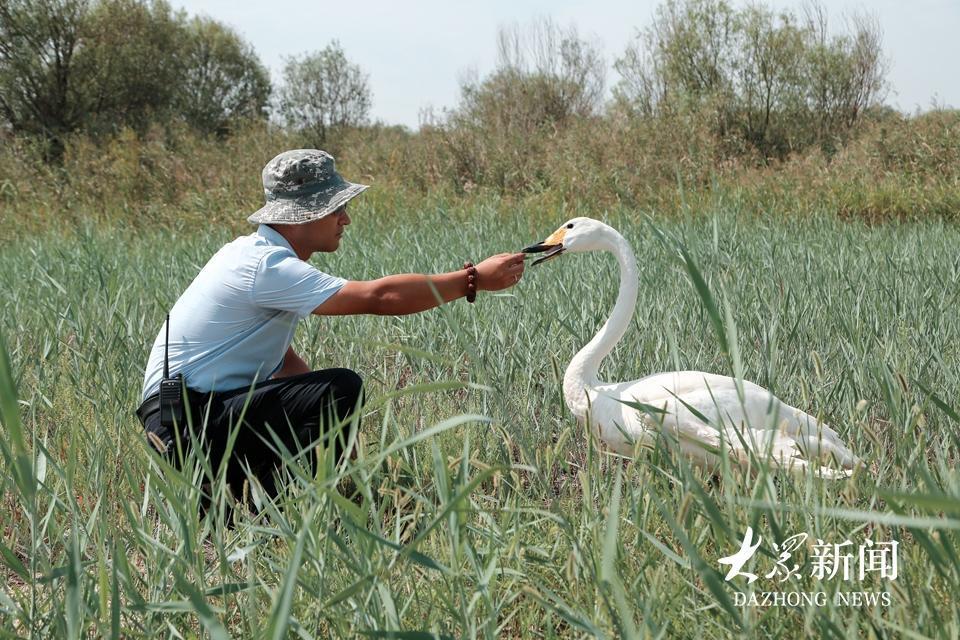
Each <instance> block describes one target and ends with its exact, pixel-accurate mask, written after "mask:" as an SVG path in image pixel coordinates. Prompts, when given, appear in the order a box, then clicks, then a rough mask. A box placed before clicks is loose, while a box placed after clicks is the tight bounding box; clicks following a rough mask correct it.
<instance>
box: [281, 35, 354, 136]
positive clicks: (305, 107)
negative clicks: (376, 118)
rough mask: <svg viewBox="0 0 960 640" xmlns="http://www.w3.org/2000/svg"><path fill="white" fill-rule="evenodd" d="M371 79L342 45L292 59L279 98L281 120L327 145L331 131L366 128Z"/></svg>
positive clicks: (285, 70) (335, 43) (289, 60)
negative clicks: (355, 127) (344, 50)
mask: <svg viewBox="0 0 960 640" xmlns="http://www.w3.org/2000/svg"><path fill="white" fill-rule="evenodd" d="M370 103H371V94H370V85H369V81H368V78H367V75H366V74H365V73H364V72H363V70H362V69H360V67H359V66H358V65H356V64H353V63H351V62H350V61H349V60H347V57H346V55H345V54H344V52H343V48H342V47H341V46H340V43H339V42H337V41H336V40H334V41H333V42H331V43H330V44H329V45H327V47H326V48H324V49H323V50H321V51H317V52H315V53H311V54H306V55H304V56H302V57H299V58H298V57H293V58H288V59H287V61H286V65H285V66H284V69H283V85H282V86H281V88H280V91H279V95H278V109H279V113H280V115H281V117H282V118H283V119H284V120H285V121H286V123H287V124H288V125H290V126H292V127H295V128H297V129H300V130H302V131H304V132H307V133H308V134H310V135H312V136H313V137H314V138H315V139H316V141H317V143H319V144H323V143H325V142H326V140H327V136H328V134H329V132H330V130H331V129H336V128H339V127H351V126H358V125H361V124H364V123H365V122H366V121H367V116H368V114H369V112H370Z"/></svg>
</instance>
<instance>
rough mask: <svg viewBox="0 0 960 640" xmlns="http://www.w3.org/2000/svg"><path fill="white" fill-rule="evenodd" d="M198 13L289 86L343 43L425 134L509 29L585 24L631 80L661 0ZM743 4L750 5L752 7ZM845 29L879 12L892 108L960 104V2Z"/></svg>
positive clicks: (858, 6) (313, 5)
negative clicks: (629, 63)
mask: <svg viewBox="0 0 960 640" xmlns="http://www.w3.org/2000/svg"><path fill="white" fill-rule="evenodd" d="M801 3H802V0H766V1H765V2H764V4H766V5H767V6H770V7H772V8H774V9H784V8H792V9H794V10H799V7H800V6H801ZM171 4H172V6H174V7H175V8H183V9H185V10H186V11H187V12H188V13H189V14H191V15H206V16H210V17H212V18H214V19H216V20H219V21H220V22H224V23H226V24H228V25H230V26H231V27H233V28H234V29H236V30H237V31H238V32H239V33H240V35H242V36H243V37H244V38H245V39H246V40H247V41H248V42H250V43H251V44H252V45H253V47H254V48H255V49H256V51H257V54H258V55H259V56H260V59H261V60H262V61H263V63H264V64H265V65H266V66H267V68H268V69H269V70H270V74H271V78H272V79H273V81H274V83H279V81H280V79H281V70H282V68H283V60H284V57H285V56H293V55H300V54H303V53H307V52H312V51H318V50H320V49H323V48H324V47H325V46H326V45H327V44H328V43H329V42H330V41H331V40H333V39H337V40H339V41H340V44H341V46H342V47H343V50H344V53H345V54H346V56H347V58H348V59H349V60H350V61H352V62H354V63H356V64H358V65H359V66H360V67H361V68H362V69H363V70H364V71H365V72H366V73H367V74H368V75H369V80H370V86H371V89H372V92H373V105H372V109H371V116H372V118H373V119H374V120H380V121H382V122H386V123H388V124H403V125H407V126H409V127H411V128H416V127H417V125H418V122H419V114H420V111H421V109H423V108H426V107H433V108H434V109H436V110H437V111H438V112H439V111H440V110H442V109H443V108H445V107H447V108H452V107H454V106H456V104H457V101H458V99H459V86H460V85H459V83H460V79H461V78H462V77H463V74H464V73H465V72H467V71H468V70H471V69H473V70H476V71H477V72H478V73H479V74H480V76H481V77H482V76H483V75H485V74H486V73H488V72H489V71H491V70H492V69H493V67H494V64H495V61H496V36H497V31H498V29H499V27H501V26H504V25H511V24H513V23H519V24H520V25H521V26H524V25H527V24H529V23H530V22H531V21H532V20H535V19H537V18H541V17H550V18H552V19H553V20H554V21H555V22H556V23H557V24H558V25H559V26H562V27H568V26H571V25H573V26H575V27H576V28H577V30H578V32H579V33H580V36H581V37H585V38H587V39H592V40H594V41H596V42H598V43H600V45H601V51H602V52H603V54H604V55H605V57H606V60H607V63H608V65H609V66H610V70H609V73H608V74H607V86H608V88H609V87H612V86H613V85H614V84H616V82H617V81H618V79H619V76H618V75H617V74H616V72H615V71H614V70H613V62H614V60H615V59H616V58H618V57H619V56H621V55H622V53H623V50H624V49H625V48H626V46H627V44H628V42H629V41H630V40H631V39H632V38H633V37H634V35H635V34H636V32H637V29H638V28H643V27H645V26H647V25H648V24H650V22H651V19H652V16H653V14H654V10H655V9H656V7H657V5H658V4H659V2H658V1H656V0H629V1H628V0H609V1H607V0H592V1H591V2H572V1H569V0H553V1H549V2H548V1H546V0H486V1H474V2H463V1H461V0H448V1H443V0H425V1H422V2H420V1H416V0H408V1H406V2H397V1H393V2H391V1H388V0H354V1H353V2H344V1H342V0H341V1H340V2H329V1H324V2H295V1H294V0H268V1H266V2H263V1H259V2H250V1H248V0H242V1H237V0H171ZM733 4H735V5H738V6H739V5H742V4H743V2H742V1H740V0H734V1H733ZM823 4H824V6H826V7H827V8H828V15H829V17H830V21H831V23H832V25H833V27H834V28H835V29H836V28H839V27H840V26H841V24H842V21H843V19H844V16H846V15H849V14H850V13H852V12H855V11H860V12H866V13H869V14H872V15H875V16H876V17H877V18H878V19H879V22H880V26H881V29H882V31H883V46H884V52H885V54H886V56H887V58H888V59H889V62H890V72H889V75H888V77H887V78H888V80H889V82H890V85H891V92H890V94H889V96H888V98H887V103H888V104H891V105H892V106H895V107H897V108H899V109H900V110H902V111H908V112H913V111H915V110H917V109H921V110H926V109H928V108H930V107H931V106H932V104H933V102H934V101H936V103H937V104H938V105H940V106H952V107H956V108H960V71H958V70H957V67H958V65H960V0H915V1H913V2H904V1H902V0H873V1H872V2H867V1H863V0H861V1H854V0H833V1H829V2H824V3H823Z"/></svg>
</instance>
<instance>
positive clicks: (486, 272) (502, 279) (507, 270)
mask: <svg viewBox="0 0 960 640" xmlns="http://www.w3.org/2000/svg"><path fill="white" fill-rule="evenodd" d="M522 277H523V254H522V253H499V254H497V255H495V256H490V257H489V258H487V259H486V260H484V261H483V262H481V263H480V264H478V265H477V288H478V289H480V290H481V291H500V290H501V289H506V288H507V287H512V286H513V285H515V284H517V283H518V282H520V278H522Z"/></svg>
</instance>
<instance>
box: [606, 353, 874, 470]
mask: <svg viewBox="0 0 960 640" xmlns="http://www.w3.org/2000/svg"><path fill="white" fill-rule="evenodd" d="M597 391H598V394H599V395H598V398H597V400H596V401H595V403H596V404H597V405H598V407H597V408H602V411H603V413H604V415H602V416H598V417H600V418H601V420H599V421H597V422H598V423H599V426H600V430H601V433H600V436H601V438H602V439H604V440H605V441H607V442H608V443H611V444H612V446H614V447H615V448H618V449H626V448H628V447H632V441H634V440H637V439H638V438H643V439H649V438H650V436H651V433H656V432H657V431H659V432H661V433H664V434H667V435H669V436H672V437H673V439H674V440H675V442H676V444H677V445H678V446H679V448H680V449H681V450H682V451H683V452H684V453H685V454H686V455H688V456H690V457H691V458H693V459H694V460H695V461H697V462H700V463H704V464H708V465H714V464H716V463H717V462H718V460H719V456H720V455H725V456H728V457H729V458H731V459H732V460H734V461H736V462H737V463H740V464H749V463H750V462H751V461H754V462H756V461H758V460H764V461H767V462H768V463H769V464H770V465H771V466H772V467H775V468H783V469H788V470H791V471H797V472H805V471H806V469H808V468H811V469H814V470H815V471H817V472H818V473H819V475H821V476H823V477H839V476H843V475H847V474H848V473H849V471H850V470H851V469H852V468H853V467H854V466H855V465H856V464H857V463H858V462H859V460H858V459H857V457H856V456H855V455H854V454H853V453H852V452H851V451H850V450H849V449H848V448H847V447H846V445H845V444H844V443H843V442H842V441H841V440H840V438H839V436H838V435H837V433H836V432H835V431H834V430H833V429H831V428H830V427H829V426H827V425H825V424H823V423H822V422H818V421H817V420H816V419H815V418H813V417H812V416H810V415H808V414H806V413H804V412H802V411H800V410H798V409H795V408H794V407H791V406H789V405H787V404H784V403H783V402H781V401H780V400H779V399H777V398H776V397H775V396H774V395H773V394H772V393H770V392H769V391H767V390H766V389H764V388H763V387H760V386H758V385H756V384H753V383H751V382H748V381H744V382H743V384H742V386H741V387H739V388H738V386H737V383H736V381H735V380H734V379H733V378H728V377H726V376H717V375H713V374H706V373H702V372H696V371H683V372H671V373H665V374H657V375H655V376H650V377H648V378H644V379H642V380H637V381H635V382H630V383H623V384H617V385H602V386H600V387H598V388H597ZM602 396H607V397H608V398H610V400H615V401H616V404H617V405H619V407H612V406H608V405H606V404H605V403H603V402H600V397H602ZM610 425H613V426H614V427H615V428H614V429H611V428H610ZM827 464H832V465H834V466H837V467H841V468H842V471H838V470H837V469H834V468H831V467H830V466H827Z"/></svg>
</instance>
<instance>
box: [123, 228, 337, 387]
mask: <svg viewBox="0 0 960 640" xmlns="http://www.w3.org/2000/svg"><path fill="white" fill-rule="evenodd" d="M344 283H346V280H344V279H343V278H337V277H335V276H331V275H328V274H326V273H323V272H322V271H319V270H317V269H315V268H314V267H312V266H311V265H310V264H308V263H307V262H304V261H303V260H301V259H300V258H298V257H297V254H296V253H294V251H293V249H292V248H291V247H290V244H289V243H288V242H287V241H286V239H284V237H283V236H282V235H280V234H279V233H277V232H276V231H275V230H273V229H272V228H270V227H269V226H267V225H265V224H261V225H260V227H259V228H258V229H257V231H256V233H252V234H250V235H248V236H241V237H239V238H237V239H236V240H234V241H233V242H230V243H229V244H226V245H224V246H223V248H221V249H220V250H219V251H218V252H217V253H216V254H215V255H214V256H213V257H212V258H210V261H209V262H207V264H206V266H204V267H203V269H202V270H201V271H200V273H199V274H197V277H196V278H195V279H194V280H193V282H192V283H191V284H190V286H189V287H187V290H186V291H184V292H183V295H181V296H180V298H179V299H178V300H177V302H176V304H174V305H173V309H171V310H170V344H169V350H170V374H171V375H176V374H177V373H183V376H184V378H185V379H186V383H187V386H189V387H191V388H193V389H197V390H199V391H212V390H216V391H226V390H230V389H238V388H241V387H249V386H250V385H251V384H252V383H254V382H261V381H263V380H266V379H268V378H269V377H270V376H272V375H273V374H274V373H275V372H276V371H277V370H278V369H279V368H280V366H281V365H282V364H283V356H284V354H286V352H287V348H288V347H289V346H290V342H291V340H293V332H294V330H295V329H296V326H297V321H298V320H300V319H301V318H304V317H306V316H308V315H309V314H310V312H311V311H313V310H314V309H315V308H317V307H318V306H319V305H320V304H322V303H323V302H324V301H326V300H327V299H328V298H329V297H330V296H332V295H333V294H335V293H336V292H337V291H339V290H340V288H341V287H342V286H343V285H344ZM164 339H165V327H163V326H161V327H160V333H159V334H158V335H157V339H156V340H155V341H154V343H153V349H152V350H151V351H150V358H149V360H148V361H147V368H146V371H145V372H144V376H143V392H142V399H143V400H146V399H147V398H149V397H150V396H152V395H153V394H155V393H157V392H158V391H159V390H160V379H161V378H162V377H163V346H164Z"/></svg>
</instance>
